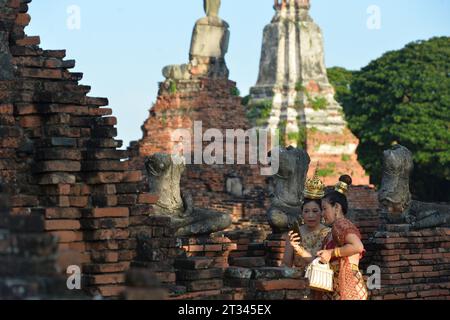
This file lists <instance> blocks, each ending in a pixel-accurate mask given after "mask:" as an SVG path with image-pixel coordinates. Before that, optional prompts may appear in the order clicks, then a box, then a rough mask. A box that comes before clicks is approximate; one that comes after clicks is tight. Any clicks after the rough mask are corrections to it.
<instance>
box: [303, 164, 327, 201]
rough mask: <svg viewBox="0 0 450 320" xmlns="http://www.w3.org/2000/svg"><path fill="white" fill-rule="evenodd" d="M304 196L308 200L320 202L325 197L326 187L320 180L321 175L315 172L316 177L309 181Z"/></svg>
mask: <svg viewBox="0 0 450 320" xmlns="http://www.w3.org/2000/svg"><path fill="white" fill-rule="evenodd" d="M303 195H304V196H305V198H307V199H313V200H318V199H322V198H323V197H324V196H325V185H324V184H323V182H322V181H321V180H320V179H319V175H318V174H317V170H316V172H314V177H313V178H312V179H308V180H307V181H306V185H305V191H304V192H303Z"/></svg>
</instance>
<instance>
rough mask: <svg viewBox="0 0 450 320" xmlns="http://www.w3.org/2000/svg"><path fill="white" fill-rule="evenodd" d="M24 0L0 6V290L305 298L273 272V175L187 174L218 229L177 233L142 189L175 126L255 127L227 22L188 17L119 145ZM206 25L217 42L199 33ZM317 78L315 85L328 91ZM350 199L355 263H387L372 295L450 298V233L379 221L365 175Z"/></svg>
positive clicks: (303, 288)
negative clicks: (29, 29)
mask: <svg viewBox="0 0 450 320" xmlns="http://www.w3.org/2000/svg"><path fill="white" fill-rule="evenodd" d="M30 2H31V0H0V133H1V140H0V179H1V181H0V182H1V186H0V187H1V190H0V191H1V193H0V297H1V298H2V299H36V298H37V299H46V298H53V299H62V298H74V299H78V298H80V299H92V298H93V297H103V298H106V299H108V298H122V299H158V298H166V299H227V300H242V299H261V300H265V299H308V289H307V282H306V280H305V279H304V278H303V275H302V274H301V272H300V271H298V270H295V269H287V268H282V267H278V266H277V263H276V262H277V261H280V260H281V258H282V256H283V251H284V241H283V240H281V239H280V237H278V236H277V235H274V234H271V231H270V228H269V227H268V225H267V222H266V211H267V208H268V205H269V201H268V192H267V181H266V180H267V179H266V177H262V176H261V175H260V174H259V167H258V166H257V165H256V166H251V165H216V166H206V165H189V166H188V168H187V171H186V174H185V175H184V177H183V180H182V189H184V190H188V191H190V192H191V193H192V194H193V201H194V203H195V204H196V205H198V206H200V207H204V208H211V209H214V210H218V211H220V212H225V213H229V214H231V215H232V217H233V218H232V220H233V225H232V226H231V227H230V228H229V229H227V230H225V231H224V232H220V233H216V234H213V235H212V236H208V237H204V236H202V237H176V236H174V230H173V227H172V225H171V222H170V218H168V217H167V216H161V215H157V214H155V213H154V212H155V205H156V204H157V202H158V199H159V198H160V195H159V194H154V193H152V192H151V190H150V187H149V181H148V176H147V174H146V170H145V165H144V162H145V159H146V157H147V156H149V155H152V154H154V153H156V152H165V153H168V152H170V148H171V146H170V145H169V144H168V143H167V142H168V141H170V135H171V131H172V130H175V129H177V128H182V127H187V128H190V127H191V126H192V123H193V122H194V121H202V122H203V124H204V127H205V128H207V127H214V128H218V129H223V130H225V129H227V128H228V127H227V125H229V124H230V123H232V124H233V127H238V128H242V129H247V128H250V127H251V123H250V121H249V120H247V118H246V116H245V115H246V110H245V108H244V106H242V105H241V99H240V98H239V97H237V96H236V94H235V90H234V88H235V87H236V84H235V83H234V82H232V81H230V80H229V79H228V69H227V67H226V63H225V53H226V49H227V44H228V38H229V32H228V25H227V23H226V22H225V21H223V20H221V19H220V18H218V16H217V14H215V12H214V8H212V9H211V8H210V12H209V13H208V15H207V17H205V18H202V19H200V20H199V21H197V23H196V27H195V29H194V35H193V45H192V46H191V52H190V56H189V63H188V64H186V65H180V66H168V67H167V68H165V69H164V70H165V71H164V76H165V77H166V80H165V81H163V82H162V83H161V84H160V90H159V95H158V100H157V102H156V104H155V105H154V106H153V108H152V109H151V110H150V115H149V118H148V119H147V120H146V121H145V123H144V125H143V137H142V139H140V140H138V141H136V142H134V143H132V144H131V145H130V146H129V147H128V149H127V150H123V149H120V148H122V143H121V141H118V140H116V139H115V137H116V136H117V130H116V128H115V125H116V124H117V119H116V118H115V117H114V116H112V114H113V110H111V109H110V108H107V105H108V100H107V99H105V98H97V97H89V96H88V93H89V91H90V87H89V86H84V85H80V84H79V81H80V80H81V79H82V74H80V73H74V72H71V71H70V69H71V68H73V67H74V66H75V61H73V60H65V59H64V58H65V51H64V50H45V49H42V48H40V47H39V41H40V39H39V37H37V36H27V35H26V34H25V32H24V28H25V27H26V26H27V25H28V24H29V22H30V16H29V15H28V14H27V11H28V5H29V3H30ZM275 8H276V16H278V15H281V16H283V15H285V14H290V13H292V12H293V13H294V14H296V12H297V13H298V12H300V13H301V14H300V15H299V17H300V18H301V19H302V18H303V17H304V16H305V10H306V12H307V10H308V9H309V1H285V0H283V1H282V2H281V4H278V1H277V5H276V7H275ZM211 10H212V11H211ZM283 10H284V11H283ZM305 23H309V24H311V25H313V23H312V22H311V21H310V20H308V21H306V22H305ZM311 28H312V29H315V27H311ZM211 29H212V30H214V34H215V37H214V38H213V39H209V38H208V37H206V38H205V34H206V35H207V34H208V31H209V30H211ZM300 30H301V28H300ZM301 37H302V32H300V38H301ZM207 40H208V41H209V40H214V41H216V42H214V41H213V43H216V44H217V46H215V47H214V46H212V47H209V49H210V50H211V51H210V52H209V54H206V55H205V53H204V52H201V48H202V46H196V43H197V44H198V43H200V44H201V43H202V42H204V41H207ZM199 50H200V51H199ZM320 54H321V55H322V57H323V52H322V53H320ZM302 63H305V64H308V61H307V60H305V61H303V62H302ZM301 79H302V80H304V82H303V83H307V84H311V83H312V82H311V79H309V78H308V77H302V78H301ZM313 80H314V79H313ZM323 81H325V80H324V79H323ZM296 82H298V79H296V80H295V82H294V84H296ZM323 84H324V82H322V84H320V83H318V84H317V85H311V86H310V87H311V88H313V87H314V88H318V91H317V90H316V91H317V92H318V93H320V92H322V90H323V91H324V92H327V93H326V94H327V95H328V96H327V97H329V99H332V95H333V93H332V92H333V91H332V87H331V86H329V85H323ZM325 84H326V83H325ZM257 87H258V86H257ZM306 87H308V86H306ZM291 89H292V88H290V87H289V89H288V92H291V91H292V90H291ZM294 89H295V88H294ZM308 90H309V89H308ZM311 90H312V91H314V90H313V89H311ZM256 91H257V90H256V89H255V90H253V91H252V92H256ZM324 94H325V93H324ZM305 97H306V99H307V96H306V94H305ZM333 99H334V98H333ZM336 108H337V107H336ZM305 110H307V108H306V109H305ZM322 111H323V110H322ZM328 111H329V110H328ZM328 111H327V112H328ZM330 112H332V111H330ZM333 112H334V111H333ZM306 119H307V118H306ZM306 124H308V120H306ZM340 125H342V126H344V124H343V123H342V124H340ZM313 131H314V130H313ZM313 133H315V134H317V137H315V136H313V137H310V141H316V140H318V141H319V140H320V141H321V142H320V143H324V142H323V140H321V139H322V138H320V137H319V136H321V135H326V134H328V133H319V132H315V131H314V132H313ZM344 136H345V134H344ZM344 136H341V137H344ZM327 137H328V136H327ZM347 138H348V137H347ZM347 138H342V140H343V142H346V143H347V142H348V141H354V140H353V139H354V137H353V138H351V139H350V138H349V139H350V140H348V139H347ZM327 139H328V138H327ZM320 143H319V144H320ZM352 143H353V142H352ZM312 148H313V149H314V148H315V147H312ZM319 149H320V148H319ZM307 151H308V152H310V151H311V150H310V147H309V146H308V148H307ZM311 155H312V158H313V159H315V160H317V157H320V156H321V155H320V154H315V153H314V152H311ZM380 156H381V155H380ZM352 161H353V162H355V163H356V156H355V155H352ZM353 162H352V163H353ZM361 174H362V173H361ZM349 200H350V207H351V208H352V212H351V213H350V219H351V220H353V221H354V222H355V223H356V224H357V225H358V226H359V227H360V229H361V231H362V234H363V242H364V244H365V246H366V248H367V249H368V253H367V256H366V258H365V259H364V260H362V264H363V265H362V267H363V269H365V268H367V267H368V266H370V265H372V264H376V265H378V266H379V267H380V268H381V271H382V276H381V280H382V287H381V289H379V290H373V291H371V292H370V294H371V299H449V298H450V230H449V228H445V227H444V228H426V229H423V230H418V231H410V230H408V229H405V228H404V226H403V225H402V224H392V223H388V222H386V213H385V211H384V210H383V209H382V208H381V207H380V205H379V203H378V195H377V192H376V191H375V190H374V188H373V187H371V186H369V185H368V183H361V186H357V187H354V188H352V189H351V190H350V194H349ZM69 266H80V268H81V272H82V286H81V287H82V290H68V288H67V284H66V281H67V277H68V274H67V268H68V267H69Z"/></svg>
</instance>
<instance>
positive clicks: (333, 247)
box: [289, 176, 368, 300]
mask: <svg viewBox="0 0 450 320" xmlns="http://www.w3.org/2000/svg"><path fill="white" fill-rule="evenodd" d="M339 180H340V181H339V183H338V184H337V185H336V187H335V190H334V191H332V192H330V193H328V194H327V195H326V196H325V197H324V198H323V199H322V213H323V216H324V218H325V223H326V224H327V225H329V226H332V230H331V233H330V234H329V235H328V236H327V237H326V239H325V241H324V243H323V250H321V251H319V252H317V256H318V257H320V258H321V262H322V263H330V266H331V268H332V269H333V271H334V275H333V289H334V290H333V292H332V293H321V294H318V295H316V296H315V298H316V299H321V300H367V298H368V290H367V287H366V284H365V281H364V279H363V276H362V274H361V272H360V271H359V261H360V259H361V258H362V257H363V255H364V252H365V250H364V245H363V244H362V242H361V234H360V232H359V230H358V228H357V227H356V226H355V225H354V224H353V223H352V222H350V221H349V220H348V219H346V218H345V215H346V214H347V211H348V201H347V197H346V193H347V191H348V188H349V186H350V185H351V183H352V180H351V178H350V177H349V176H342V177H341V178H340V179H339ZM289 239H290V243H291V245H292V246H293V248H294V251H295V253H296V254H297V255H299V256H301V257H303V258H304V259H305V260H307V261H312V260H313V259H314V258H313V257H314V255H313V254H312V252H308V250H306V248H304V247H302V246H301V245H300V244H299V240H300V237H299V236H298V235H296V234H294V233H293V232H290V233H289Z"/></svg>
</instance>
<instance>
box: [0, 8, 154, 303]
mask: <svg viewBox="0 0 450 320" xmlns="http://www.w3.org/2000/svg"><path fill="white" fill-rule="evenodd" d="M29 2H30V1H19V0H8V1H6V0H5V1H2V2H1V5H2V7H1V11H0V15H1V18H2V19H1V23H0V34H1V40H2V42H1V58H0V59H1V61H2V62H1V63H2V65H3V64H5V65H7V64H8V63H9V64H10V65H12V70H11V72H9V73H5V72H2V78H1V79H0V88H1V89H2V90H0V92H1V93H0V98H1V101H0V121H1V122H0V126H1V127H0V131H1V133H2V139H1V142H0V143H1V145H0V158H1V159H0V171H1V172H0V174H1V177H2V178H3V180H4V181H5V183H7V184H8V186H9V188H10V189H11V199H10V200H11V201H10V202H11V207H12V208H11V211H12V213H13V214H15V215H25V216H29V215H40V216H42V217H44V218H45V220H44V228H45V230H46V231H47V232H48V233H49V234H52V235H54V236H56V237H57V239H58V252H59V255H60V260H61V263H62V265H61V268H60V271H61V272H63V273H64V272H65V268H66V267H67V266H69V265H80V266H82V267H83V274H84V276H85V277H84V279H83V280H84V281H83V287H84V288H85V289H86V290H88V291H89V292H91V293H100V294H101V295H103V296H115V295H117V294H119V293H120V291H121V290H122V289H123V287H122V286H121V284H123V282H124V272H125V271H126V270H127V268H128V266H129V263H130V261H131V259H132V258H133V252H134V248H133V245H134V242H133V241H130V239H129V236H130V229H129V226H130V222H131V224H132V226H135V225H138V224H139V223H140V221H141V220H142V219H141V220H140V219H139V217H138V216H139V215H140V214H142V213H144V212H145V211H146V209H145V208H146V207H148V203H153V202H154V201H155V198H154V197H152V196H151V195H148V194H146V193H145V191H142V190H143V189H145V185H144V184H142V174H141V172H140V171H132V170H128V163H127V162H126V161H122V159H124V158H127V156H128V153H127V152H126V151H123V150H118V148H119V147H121V141H117V140H115V139H114V137H115V136H116V135H117V130H116V128H115V127H114V126H115V125H116V123H117V119H116V118H115V117H112V116H110V115H111V114H112V110H111V109H109V108H105V106H106V105H107V104H108V101H107V99H104V98H92V97H89V96H87V94H88V92H89V91H90V87H89V86H82V85H79V84H78V82H79V80H81V78H82V74H79V73H72V72H70V69H71V68H73V67H74V65H75V62H74V61H72V60H64V57H65V51H64V50H43V49H41V48H40V47H39V37H28V36H26V35H25V32H24V28H25V26H26V25H28V23H29V22H30V19H31V18H30V16H29V15H28V14H27V11H28V3H29ZM3 70H6V69H4V68H3V67H2V71H3ZM130 213H131V215H132V217H131V219H130Z"/></svg>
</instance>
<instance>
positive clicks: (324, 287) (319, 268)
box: [305, 258, 333, 292]
mask: <svg viewBox="0 0 450 320" xmlns="http://www.w3.org/2000/svg"><path fill="white" fill-rule="evenodd" d="M305 278H308V279H309V286H310V288H311V289H314V290H318V291H326V292H333V270H332V269H331V268H330V264H329V263H327V264H323V263H321V262H320V258H318V259H316V260H314V261H313V262H312V263H311V264H310V265H309V266H308V268H307V269H306V274H305Z"/></svg>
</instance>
